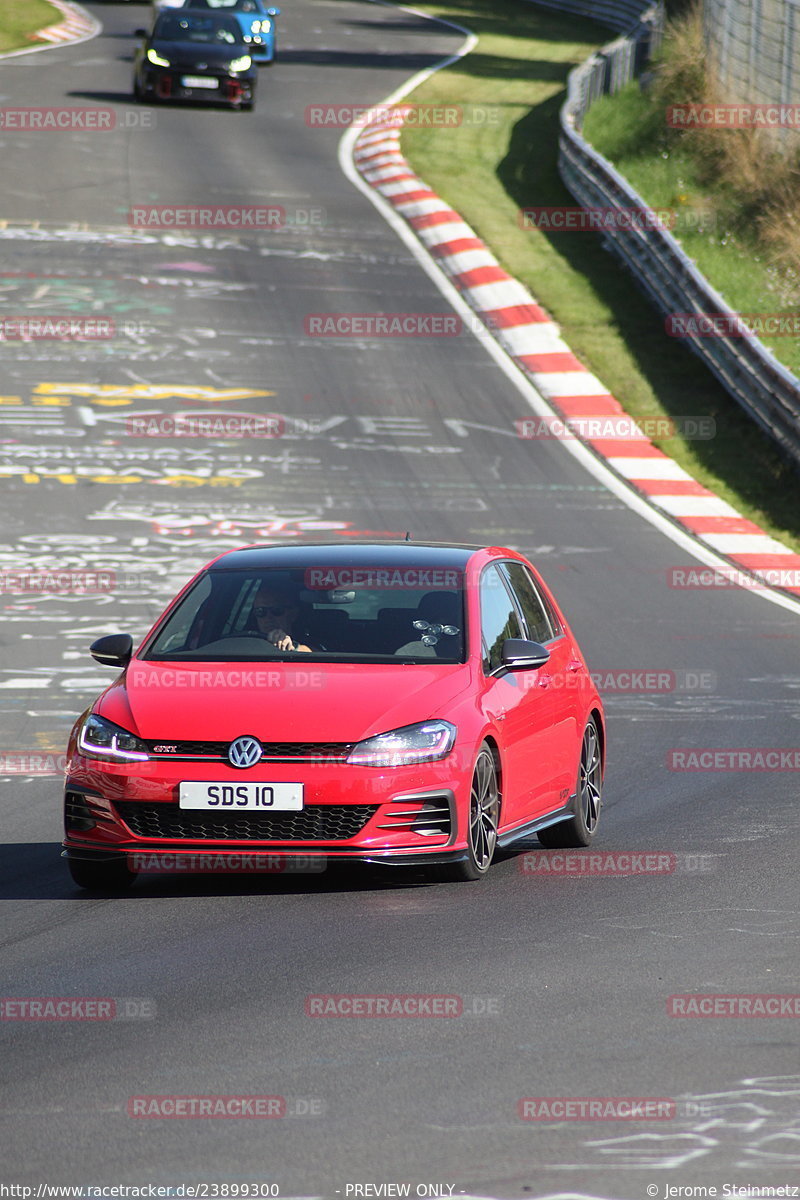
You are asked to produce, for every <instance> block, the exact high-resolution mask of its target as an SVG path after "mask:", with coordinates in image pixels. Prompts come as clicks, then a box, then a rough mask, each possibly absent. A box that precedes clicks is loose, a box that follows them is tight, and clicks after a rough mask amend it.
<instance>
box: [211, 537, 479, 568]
mask: <svg viewBox="0 0 800 1200" xmlns="http://www.w3.org/2000/svg"><path fill="white" fill-rule="evenodd" d="M483 549H485V547H483V546H470V545H466V544H455V543H438V542H358V543H353V542H350V543H347V544H344V545H343V544H342V543H341V542H304V543H301V544H296V543H293V544H292V545H285V544H278V545H274V544H273V545H265V546H244V547H242V549H240V550H230V551H229V552H228V553H227V554H223V555H222V556H221V557H220V558H218V559H217V560H216V562H214V563H213V564H212V566H211V570H213V571H225V570H241V569H242V568H246V569H252V568H256V569H259V568H267V567H276V568H284V569H286V570H290V569H291V568H293V567H294V568H299V567H310V566H315V567H327V566H343V565H347V566H348V567H372V568H381V567H383V568H393V567H394V568H397V567H403V568H405V567H427V568H431V567H446V568H450V569H451V570H453V569H455V570H464V568H465V567H466V564H467V562H468V560H469V559H470V558H471V557H472V555H473V554H476V553H477V552H478V551H480V550H483Z"/></svg>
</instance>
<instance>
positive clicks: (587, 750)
mask: <svg viewBox="0 0 800 1200" xmlns="http://www.w3.org/2000/svg"><path fill="white" fill-rule="evenodd" d="M602 803H603V762H602V758H601V755H600V735H599V734H598V732H597V724H596V723H595V719H594V717H590V718H589V720H588V722H587V725H586V728H585V729H584V731H583V740H582V742H581V758H580V764H579V766H578V781H577V785H576V796H575V813H574V815H573V816H572V817H570V819H569V820H568V821H559V823H558V824H557V825H551V826H550V827H549V828H547V829H540V830H539V832H538V833H537V835H536V836H537V837H538V839H539V841H540V842H541V843H542V845H543V846H546V847H547V848H548V849H549V850H556V849H561V848H566V847H569V846H588V845H589V843H590V842H591V840H592V838H593V837H594V835H595V830H596V829H597V824H598V821H599V820H600V809H601V807H602Z"/></svg>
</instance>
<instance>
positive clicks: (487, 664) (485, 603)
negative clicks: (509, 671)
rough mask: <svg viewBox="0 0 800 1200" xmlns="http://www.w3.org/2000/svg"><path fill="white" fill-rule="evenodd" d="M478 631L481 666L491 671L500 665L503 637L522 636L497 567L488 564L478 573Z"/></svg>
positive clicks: (514, 610) (515, 613) (512, 605)
mask: <svg viewBox="0 0 800 1200" xmlns="http://www.w3.org/2000/svg"><path fill="white" fill-rule="evenodd" d="M480 601H481V633H482V635H483V668H484V670H485V671H493V670H494V669H495V667H499V666H500V652H501V650H502V648H503V642H504V641H505V640H506V638H518V637H522V630H521V629H520V624H519V618H518V616H517V612H516V609H515V608H514V604H513V602H512V600H511V597H510V596H509V594H508V588H507V587H506V585H505V584H504V583H503V580H502V579H501V578H500V574H499V572H498V570H497V568H496V567H494V566H491V567H487V568H486V570H485V571H484V573H483V575H482V576H481V590H480Z"/></svg>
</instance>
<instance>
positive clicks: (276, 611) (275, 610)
mask: <svg viewBox="0 0 800 1200" xmlns="http://www.w3.org/2000/svg"><path fill="white" fill-rule="evenodd" d="M285 612H286V605H285V604H257V605H256V606H255V608H254V609H253V614H254V615H255V616H256V617H279V616H280V615H281V614H282V613H285Z"/></svg>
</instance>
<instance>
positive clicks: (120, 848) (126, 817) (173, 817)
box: [64, 754, 469, 869]
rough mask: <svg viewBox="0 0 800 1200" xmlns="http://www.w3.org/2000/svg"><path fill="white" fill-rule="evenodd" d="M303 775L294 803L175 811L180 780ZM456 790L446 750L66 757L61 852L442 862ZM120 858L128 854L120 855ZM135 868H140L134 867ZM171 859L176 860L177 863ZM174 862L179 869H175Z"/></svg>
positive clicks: (451, 852)
mask: <svg viewBox="0 0 800 1200" xmlns="http://www.w3.org/2000/svg"><path fill="white" fill-rule="evenodd" d="M245 778H246V780H247V781H248V782H252V783H302V784H303V809H302V810H301V811H300V812H276V813H261V812H255V811H254V810H251V809H242V810H239V811H238V812H233V811H231V812H228V813H222V812H218V811H213V812H211V811H209V810H206V809H203V810H194V809H188V810H187V809H181V808H180V807H179V804H178V794H179V785H180V783H181V782H209V783H242V782H244V781H245ZM463 794H466V795H467V797H468V794H469V786H468V783H467V786H466V792H465V791H464V781H463V780H462V779H461V778H460V777H459V775H458V771H457V767H456V758H455V756H454V755H453V754H451V755H448V757H447V758H445V759H443V760H441V761H439V762H434V763H425V764H418V765H415V766H406V767H398V768H393V769H383V768H372V767H357V766H347V765H345V764H341V763H337V764H330V763H324V764H316V763H310V762H303V761H298V762H295V763H288V762H280V763H260V764H259V765H258V766H257V767H254V768H252V769H250V770H248V771H246V772H242V771H237V770H236V769H235V768H233V767H230V766H228V765H227V764H224V763H221V762H218V761H215V762H213V763H200V762H196V761H194V762H190V761H183V762H175V761H166V762H165V761H164V760H157V761H152V760H151V761H149V762H141V763H136V764H135V769H132V767H131V766H130V765H129V764H120V765H117V764H111V763H100V762H98V761H97V760H93V759H89V758H85V757H83V756H79V755H76V756H75V757H74V758H73V759H72V760H71V762H70V764H69V766H68V773H67V782H66V788H65V840H64V847H65V850H66V853H67V855H68V856H69V857H76V858H77V857H87V856H88V857H91V858H96V857H97V856H98V855H99V856H102V857H112V858H119V857H120V856H121V855H125V856H133V855H136V856H142V855H148V854H150V855H152V854H169V855H174V856H176V859H177V858H180V859H188V858H191V857H197V856H203V855H207V856H213V857H216V858H220V859H222V858H224V857H225V856H228V855H231V856H235V855H238V856H243V855H258V854H268V855H270V856H278V857H280V858H287V859H288V858H297V859H301V858H306V859H315V858H318V859H326V860H327V859H334V858H346V859H360V860H362V861H365V862H396V863H398V864H400V863H405V864H408V865H412V864H416V863H420V862H446V861H453V860H454V859H457V858H459V857H463V856H464V854H465V853H466V824H465V821H464V819H463V817H462V816H461V815H460V814H459V804H458V797H459V796H460V795H463ZM131 865H132V866H134V869H136V868H135V864H134V863H133V862H131ZM140 869H146V868H140ZM176 869H178V868H176ZM183 869H185V868H183Z"/></svg>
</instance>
